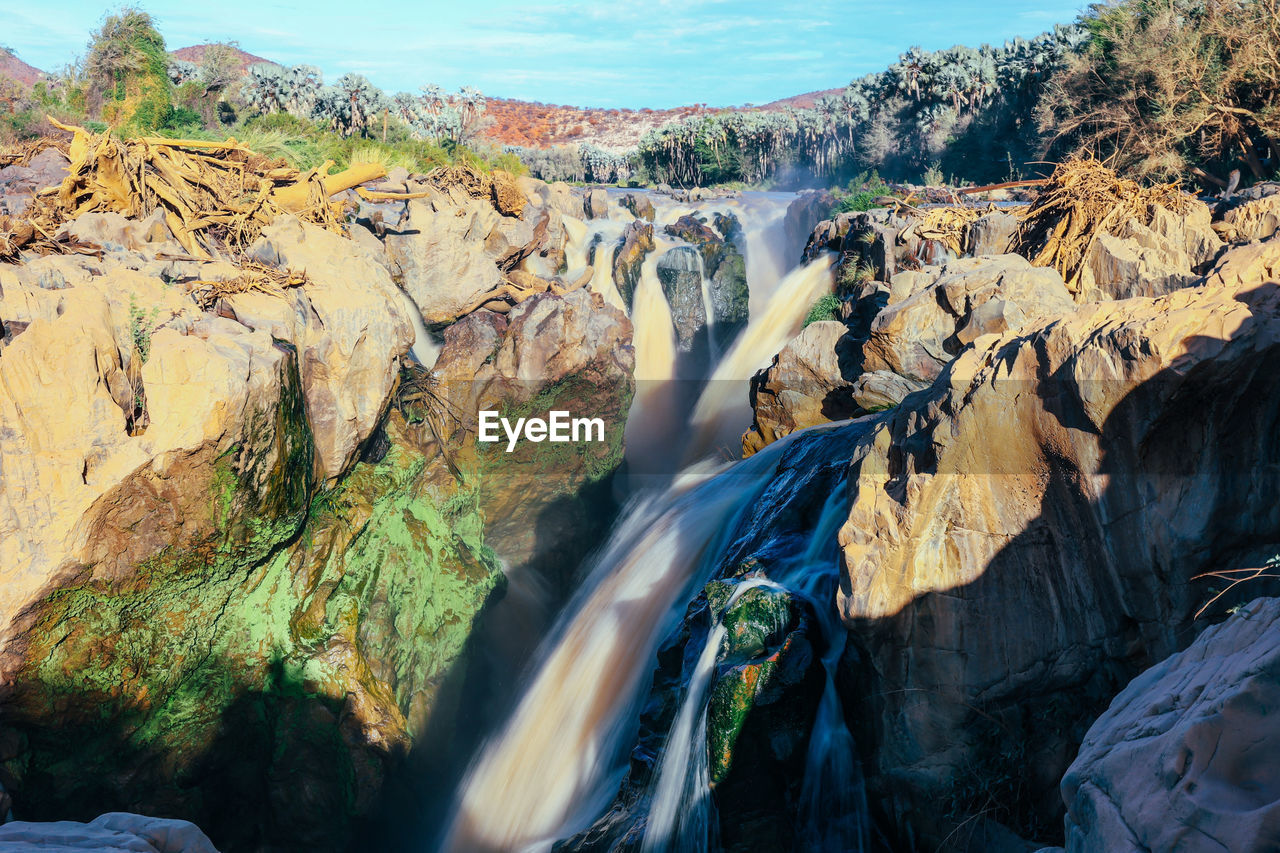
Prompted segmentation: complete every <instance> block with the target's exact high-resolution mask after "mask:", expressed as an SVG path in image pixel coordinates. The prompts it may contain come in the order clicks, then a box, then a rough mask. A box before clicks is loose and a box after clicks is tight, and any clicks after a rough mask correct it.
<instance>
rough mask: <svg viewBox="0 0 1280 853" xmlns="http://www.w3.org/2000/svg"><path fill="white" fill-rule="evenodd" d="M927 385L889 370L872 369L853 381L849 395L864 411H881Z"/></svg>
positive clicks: (890, 407)
mask: <svg viewBox="0 0 1280 853" xmlns="http://www.w3.org/2000/svg"><path fill="white" fill-rule="evenodd" d="M926 387H928V386H927V385H926V384H925V383H923V382H916V381H913V380H910V379H907V378H906V377H904V376H899V375H898V374H896V373H894V372H892V371H889V370H872V371H869V372H867V373H863V374H862V375H860V376H859V377H858V378H857V379H855V380H854V381H853V386H852V388H851V389H850V395H851V396H852V397H853V402H854V405H855V406H857V408H858V409H860V410H862V411H864V412H882V411H884V410H886V409H892V408H893V407H894V406H896V405H898V404H899V403H901V402H902V401H903V400H905V399H906V398H907V395H908V394H914V393H915V392H916V391H919V390H921V389H923V388H926Z"/></svg>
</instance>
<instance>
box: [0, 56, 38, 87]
mask: <svg viewBox="0 0 1280 853" xmlns="http://www.w3.org/2000/svg"><path fill="white" fill-rule="evenodd" d="M0 77H8V78H9V79H10V80H16V81H18V82H19V83H21V84H22V85H23V86H34V85H35V84H36V83H38V82H40V81H41V80H43V79H44V78H45V73H44V72H43V71H41V70H40V69H39V68H36V67H35V66H32V65H28V64H27V63H25V62H23V61H22V60H21V59H19V58H18V56H17V54H15V53H13V51H11V50H8V49H7V48H3V47H0Z"/></svg>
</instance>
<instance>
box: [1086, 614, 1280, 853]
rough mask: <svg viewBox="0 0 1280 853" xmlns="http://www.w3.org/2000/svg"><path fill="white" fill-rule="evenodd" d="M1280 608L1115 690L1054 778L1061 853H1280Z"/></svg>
mask: <svg viewBox="0 0 1280 853" xmlns="http://www.w3.org/2000/svg"><path fill="white" fill-rule="evenodd" d="M1277 705H1280V599H1275V598H1268V599H1259V600H1257V601H1254V602H1252V603H1250V604H1248V605H1247V606H1245V607H1242V608H1241V609H1240V610H1238V611H1237V612H1236V613H1235V614H1233V615H1232V616H1231V617H1229V618H1228V619H1227V621H1225V622H1223V623H1222V624H1220V625H1215V626H1213V627H1212V628H1208V629H1207V630H1205V631H1204V633H1202V634H1201V635H1200V636H1199V637H1197V638H1196V640H1195V642H1194V643H1192V644H1191V646H1190V648H1188V649H1187V650H1186V651H1183V652H1179V653H1178V654H1175V655H1172V656H1171V657H1169V658H1166V659H1165V660H1164V661H1162V662H1160V663H1159V664H1157V665H1155V666H1154V667H1152V668H1151V669H1149V670H1147V671H1146V672H1144V673H1143V674H1142V675H1140V676H1138V677H1137V678H1136V679H1134V680H1133V681H1132V682H1130V683H1129V685H1128V686H1127V687H1126V688H1125V689H1124V690H1123V691H1121V692H1120V695H1119V696H1117V697H1116V698H1115V700H1114V701H1112V703H1111V706H1110V707H1109V708H1108V709H1107V711H1106V713H1104V714H1103V715H1102V716H1101V717H1099V718H1098V720H1097V722H1095V723H1094V724H1093V726H1092V727H1091V728H1090V729H1089V732H1088V734H1086V735H1085V737H1084V743H1082V744H1081V746H1080V753H1079V755H1078V756H1077V757H1076V760H1075V761H1074V762H1073V763H1072V765H1071V767H1070V769H1068V770H1067V773H1066V776H1065V777H1064V778H1063V780H1062V797H1063V800H1064V801H1065V802H1066V805H1067V817H1066V849H1067V851H1068V853H1091V851H1095V850H1107V851H1115V853H1121V852H1122V851H1124V852H1125V853H1128V851H1132V853H1138V851H1145V850H1185V851H1187V853H1201V851H1203V853H1209V851H1221V850H1233V851H1245V850H1259V851H1261V850H1272V849H1276V848H1277V847H1280V777H1278V776H1277V774H1276V771H1275V768H1276V767H1277V766H1280V726H1278V725H1277V724H1276V720H1275V716H1274V713H1273V710H1272V709H1274V708H1275V707H1277Z"/></svg>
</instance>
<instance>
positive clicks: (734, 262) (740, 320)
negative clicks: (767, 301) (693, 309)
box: [708, 246, 751, 350]
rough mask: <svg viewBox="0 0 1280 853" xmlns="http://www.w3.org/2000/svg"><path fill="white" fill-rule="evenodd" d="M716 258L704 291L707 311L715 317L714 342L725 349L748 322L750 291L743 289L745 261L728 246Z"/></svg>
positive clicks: (745, 270) (745, 285)
mask: <svg viewBox="0 0 1280 853" xmlns="http://www.w3.org/2000/svg"><path fill="white" fill-rule="evenodd" d="M729 249H730V250H729V251H726V252H725V253H724V254H723V255H721V257H720V261H719V263H718V264H717V265H716V271H715V272H714V273H713V274H712V276H711V281H710V283H709V284H708V290H709V291H710V296H711V310H712V313H713V315H714V317H715V334H716V343H717V345H718V346H719V347H720V349H721V350H727V349H728V347H729V346H730V345H731V344H732V343H733V340H734V338H736V337H737V336H738V333H739V332H741V331H742V330H743V329H745V328H746V326H747V321H748V320H749V319H750V317H749V312H750V304H751V291H750V290H749V288H748V287H747V261H746V258H744V257H743V256H742V255H741V254H739V253H738V252H736V251H732V249H733V247H732V246H730V247H729Z"/></svg>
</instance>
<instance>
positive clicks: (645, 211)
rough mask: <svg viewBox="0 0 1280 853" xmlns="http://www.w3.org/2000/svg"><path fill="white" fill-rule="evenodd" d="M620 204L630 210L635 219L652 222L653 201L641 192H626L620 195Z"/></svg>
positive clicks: (653, 212)
mask: <svg viewBox="0 0 1280 853" xmlns="http://www.w3.org/2000/svg"><path fill="white" fill-rule="evenodd" d="M622 206H623V207H625V208H626V209H627V210H629V211H631V215H632V216H634V217H635V218H636V219H644V220H646V221H648V222H652V221H653V217H654V216H655V214H656V211H655V210H654V207H653V202H652V201H650V200H649V197H648V196H647V195H644V194H642V193H627V194H626V195H624V196H623V197H622Z"/></svg>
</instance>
